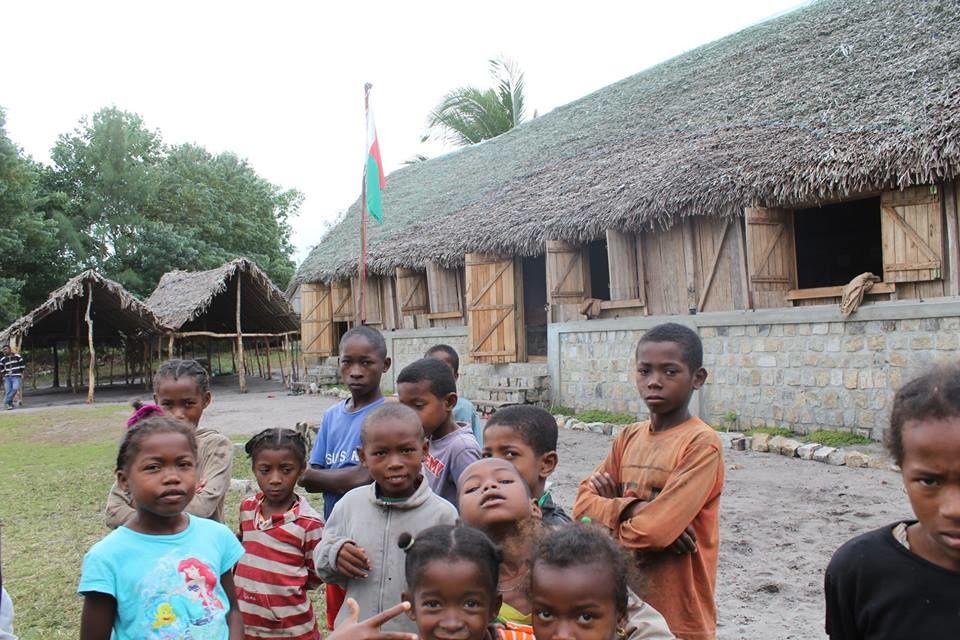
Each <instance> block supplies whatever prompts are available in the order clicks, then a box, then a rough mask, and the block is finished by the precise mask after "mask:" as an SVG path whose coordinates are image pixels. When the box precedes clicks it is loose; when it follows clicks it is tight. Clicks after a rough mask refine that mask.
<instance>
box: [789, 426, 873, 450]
mask: <svg viewBox="0 0 960 640" xmlns="http://www.w3.org/2000/svg"><path fill="white" fill-rule="evenodd" d="M804 439H805V440H810V441H811V442H816V443H818V444H822V445H825V446H828V447H849V446H850V445H854V444H871V443H872V442H873V440H871V439H870V438H864V437H863V436H858V435H857V434H855V433H850V432H849V431H830V430H827V429H820V430H818V431H814V432H813V433H810V434H807V435H806V436H804Z"/></svg>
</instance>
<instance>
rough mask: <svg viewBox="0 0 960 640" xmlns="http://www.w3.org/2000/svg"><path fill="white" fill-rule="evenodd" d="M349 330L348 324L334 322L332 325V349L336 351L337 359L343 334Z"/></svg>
mask: <svg viewBox="0 0 960 640" xmlns="http://www.w3.org/2000/svg"><path fill="white" fill-rule="evenodd" d="M349 330H350V323H349V322H334V323H333V334H334V340H333V349H334V351H336V355H337V357H339V356H340V340H341V339H342V338H343V334H345V333H346V332H347V331H349Z"/></svg>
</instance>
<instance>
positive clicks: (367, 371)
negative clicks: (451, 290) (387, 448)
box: [300, 326, 390, 630]
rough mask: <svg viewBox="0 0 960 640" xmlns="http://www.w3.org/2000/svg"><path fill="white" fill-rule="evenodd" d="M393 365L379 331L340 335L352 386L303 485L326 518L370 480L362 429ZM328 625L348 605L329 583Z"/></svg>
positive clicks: (343, 368) (327, 419) (326, 419)
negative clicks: (382, 380)
mask: <svg viewBox="0 0 960 640" xmlns="http://www.w3.org/2000/svg"><path fill="white" fill-rule="evenodd" d="M388 369H390V358H389V357H388V356H387V343H386V341H385V340H384V339H383V336H382V335H381V334H380V332H379V331H377V330H376V329H371V328H370V327H366V326H359V327H354V328H353V329H350V330H349V331H347V332H346V333H345V334H343V337H342V338H341V339H340V377H341V378H342V379H343V382H344V384H346V385H347V387H349V389H350V398H349V399H348V400H344V401H343V402H338V403H337V404H335V405H334V406H332V407H330V408H329V409H327V410H326V412H324V414H323V419H322V420H321V421H320V430H319V431H318V432H317V440H316V442H314V444H313V452H312V453H311V454H310V468H309V469H307V470H306V472H304V474H303V478H301V479H300V486H302V487H303V488H304V489H306V490H307V491H309V492H311V493H323V518H324V520H326V519H327V518H329V517H330V513H331V512H332V511H333V507H334V505H336V504H337V501H338V500H340V498H342V497H343V494H345V493H346V492H348V491H350V490H351V489H354V488H356V487H359V486H362V485H365V484H369V483H370V481H371V477H370V473H369V472H368V471H367V468H366V467H364V466H362V465H361V464H360V457H359V456H358V454H357V449H358V448H359V447H360V427H361V426H362V424H363V421H364V419H365V418H366V417H367V414H369V413H370V411H372V410H373V409H374V408H376V407H378V406H380V405H381V404H383V402H384V399H383V393H381V392H380V378H381V377H383V374H384V373H386V372H387V370H388ZM326 595H327V626H328V628H330V629H331V630H332V629H333V621H334V620H336V619H337V613H338V612H339V611H340V607H341V606H342V605H343V598H344V591H343V589H341V588H340V587H337V586H336V585H330V584H328V585H326Z"/></svg>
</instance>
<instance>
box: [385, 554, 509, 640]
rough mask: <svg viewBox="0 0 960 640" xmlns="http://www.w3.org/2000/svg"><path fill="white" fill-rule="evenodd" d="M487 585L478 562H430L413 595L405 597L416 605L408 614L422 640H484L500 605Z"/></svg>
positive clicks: (405, 595)
mask: <svg viewBox="0 0 960 640" xmlns="http://www.w3.org/2000/svg"><path fill="white" fill-rule="evenodd" d="M487 582H488V579H487V576H484V575H483V571H482V569H481V568H480V567H479V566H477V563H475V562H470V561H469V560H455V561H453V562H441V561H440V560H432V561H430V562H428V563H427V564H426V566H425V567H424V568H423V571H422V573H421V574H420V578H419V579H418V580H417V585H416V588H415V589H414V590H413V593H405V594H403V598H404V600H409V601H410V602H411V604H412V605H413V607H412V608H411V609H410V612H409V613H408V614H407V615H409V616H410V619H411V620H413V621H414V622H416V623H417V631H418V632H419V634H418V635H419V636H420V640H482V638H484V637H485V636H486V631H487V626H488V625H490V623H492V622H493V620H494V619H495V618H496V616H497V612H498V611H499V610H500V602H501V600H500V596H498V595H496V594H493V593H490V592H489V589H487V588H485V585H486V584H487Z"/></svg>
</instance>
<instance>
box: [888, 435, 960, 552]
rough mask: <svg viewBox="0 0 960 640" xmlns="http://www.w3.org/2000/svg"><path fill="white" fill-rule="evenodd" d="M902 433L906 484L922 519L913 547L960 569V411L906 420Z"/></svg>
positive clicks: (903, 469)
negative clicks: (957, 414) (943, 416)
mask: <svg viewBox="0 0 960 640" xmlns="http://www.w3.org/2000/svg"><path fill="white" fill-rule="evenodd" d="M901 438H902V440H903V464H902V465H901V467H900V469H901V474H902V476H903V484H904V487H905V488H906V490H907V496H908V497H909V498H910V505H911V506H912V507H913V512H914V513H915V514H916V516H917V520H919V521H920V527H919V532H920V535H919V536H917V540H916V541H914V540H913V539H912V538H911V540H910V543H911V548H914V550H915V551H916V552H917V553H918V554H919V555H920V556H921V557H923V558H926V559H927V560H929V561H931V562H933V563H934V564H938V565H940V566H942V567H946V568H948V569H950V570H952V571H960V417H958V416H953V417H950V418H943V419H927V420H910V421H907V423H906V424H904V425H903V431H902V436H901Z"/></svg>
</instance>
